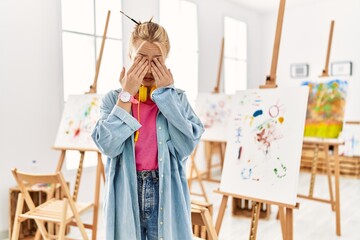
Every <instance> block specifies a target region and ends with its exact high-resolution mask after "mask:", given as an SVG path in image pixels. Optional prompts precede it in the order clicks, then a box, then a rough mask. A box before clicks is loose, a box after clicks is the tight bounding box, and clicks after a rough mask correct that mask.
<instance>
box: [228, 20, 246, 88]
mask: <svg viewBox="0 0 360 240" xmlns="http://www.w3.org/2000/svg"><path fill="white" fill-rule="evenodd" d="M224 30H225V34H224V38H225V49H224V73H225V77H224V78H225V81H224V82H225V93H226V94H234V93H235V92H236V91H239V90H245V89H246V88H247V26H246V23H244V22H242V21H239V20H236V19H234V18H230V17H225V19H224Z"/></svg>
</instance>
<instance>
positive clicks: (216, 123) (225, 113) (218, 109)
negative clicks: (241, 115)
mask: <svg viewBox="0 0 360 240" xmlns="http://www.w3.org/2000/svg"><path fill="white" fill-rule="evenodd" d="M230 103H231V96H229V95H226V94H210V93H201V94H199V96H198V99H197V101H196V108H195V111H196V113H197V114H198V116H199V118H200V119H201V122H202V123H203V125H204V127H205V133H204V135H203V136H202V140H208V141H224V142H225V141H226V140H227V132H226V130H227V125H228V119H229V117H230V114H231V109H230Z"/></svg>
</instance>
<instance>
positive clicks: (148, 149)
mask: <svg viewBox="0 0 360 240" xmlns="http://www.w3.org/2000/svg"><path fill="white" fill-rule="evenodd" d="M131 110H132V114H133V116H134V118H136V119H138V104H134V103H133V104H132V106H131ZM158 111H159V109H158V107H157V106H156V104H155V103H154V102H153V101H152V100H151V99H150V98H148V100H147V101H146V102H142V103H140V124H141V125H142V127H141V128H140V129H139V131H140V132H139V138H138V141H137V142H136V143H135V162H136V170H137V171H143V170H155V169H158V149H157V137H156V116H157V113H158Z"/></svg>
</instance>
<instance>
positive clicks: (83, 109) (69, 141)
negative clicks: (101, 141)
mask: <svg viewBox="0 0 360 240" xmlns="http://www.w3.org/2000/svg"><path fill="white" fill-rule="evenodd" d="M102 97H103V95H99V94H85V95H70V96H69V98H68V100H67V101H66V103H65V107H64V111H63V114H62V118H61V122H60V126H59V129H58V133H57V136H56V140H55V144H54V147H55V148H65V149H80V150H81V149H83V150H93V151H97V150H98V148H97V147H96V145H95V143H94V142H93V140H92V138H91V132H92V130H93V128H94V127H95V124H96V122H97V120H98V119H99V118H100V103H101V99H102Z"/></svg>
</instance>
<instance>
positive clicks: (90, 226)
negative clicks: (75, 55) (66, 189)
mask: <svg viewBox="0 0 360 240" xmlns="http://www.w3.org/2000/svg"><path fill="white" fill-rule="evenodd" d="M109 20H110V11H108V14H107V18H106V24H105V29H104V34H103V37H102V43H101V49H100V55H99V59H98V60H97V64H96V72H95V78H94V83H93V84H92V85H91V86H90V90H89V92H86V93H87V94H88V93H96V90H97V80H98V76H99V71H100V65H101V59H102V55H103V51H104V46H105V40H106V34H107V29H108V25H109ZM53 149H55V150H60V151H61V154H60V158H59V160H58V164H57V167H56V172H58V171H61V169H62V167H63V164H64V160H65V156H66V151H70V150H75V151H79V152H80V161H79V166H78V169H77V173H76V179H75V185H74V192H73V200H74V201H75V202H76V201H77V197H78V193H79V188H80V180H81V175H82V171H83V163H84V158H85V152H94V151H95V152H96V153H97V167H96V178H95V194H94V209H93V211H94V212H93V223H92V224H84V226H85V228H88V229H91V230H92V240H96V235H97V223H98V215H99V198H100V181H101V175H102V177H103V181H104V182H105V172H104V165H103V162H102V156H101V153H100V152H99V151H96V150H93V149H78V148H57V147H53ZM69 225H72V223H69Z"/></svg>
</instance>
